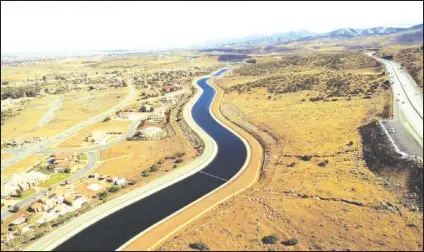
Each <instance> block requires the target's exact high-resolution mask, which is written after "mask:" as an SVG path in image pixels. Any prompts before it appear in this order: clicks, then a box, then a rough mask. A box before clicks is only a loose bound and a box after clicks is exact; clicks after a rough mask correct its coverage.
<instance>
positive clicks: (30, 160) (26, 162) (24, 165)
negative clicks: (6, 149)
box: [1, 154, 45, 181]
mask: <svg viewBox="0 0 424 252" xmlns="http://www.w3.org/2000/svg"><path fill="white" fill-rule="evenodd" d="M2 155H3V154H2ZM44 157H45V155H38V154H37V155H31V156H29V157H26V158H25V159H22V160H21V161H19V162H16V163H14V164H12V165H10V166H8V167H6V168H4V169H2V170H1V180H2V181H7V179H8V178H9V177H10V176H12V175H13V174H15V173H22V172H25V171H26V170H27V169H29V168H31V167H32V166H33V165H36V164H37V163H38V162H40V161H41V160H42V159H43V158H44Z"/></svg>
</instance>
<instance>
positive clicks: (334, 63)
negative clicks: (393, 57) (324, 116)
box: [233, 52, 378, 76]
mask: <svg viewBox="0 0 424 252" xmlns="http://www.w3.org/2000/svg"><path fill="white" fill-rule="evenodd" d="M351 66H356V67H374V66H378V62H377V61H376V60H374V59H373V58H371V57H368V56H366V55H364V54H363V53H360V52H347V53H346V52H342V53H325V54H309V55H294V56H287V57H282V58H281V60H279V61H273V62H266V63H257V64H256V65H246V66H243V67H240V68H238V69H235V70H234V71H233V73H234V75H238V76H263V75H268V74H278V73H283V72H297V71H304V70H309V69H313V68H327V69H331V70H342V69H347V68H350V67H351Z"/></svg>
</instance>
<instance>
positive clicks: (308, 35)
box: [203, 24, 423, 48]
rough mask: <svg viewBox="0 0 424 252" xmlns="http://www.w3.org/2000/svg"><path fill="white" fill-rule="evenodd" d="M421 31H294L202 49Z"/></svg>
mask: <svg viewBox="0 0 424 252" xmlns="http://www.w3.org/2000/svg"><path fill="white" fill-rule="evenodd" d="M419 29H421V30H422V29H423V24H418V25H414V26H412V27H409V28H400V27H373V28H368V29H354V28H344V29H338V30H335V31H331V32H327V33H321V34H319V33H314V32H310V31H307V30H301V31H295V32H283V33H276V34H273V35H271V36H256V37H255V38H253V39H252V38H251V37H246V38H243V39H239V40H238V41H236V40H235V39H231V42H230V41H221V42H220V43H219V42H218V41H214V43H210V44H209V45H207V46H204V47H203V48H207V47H209V48H213V47H221V48H222V47H248V46H264V45H273V44H279V43H285V42H290V41H308V40H314V39H322V38H334V39H336V38H354V37H361V36H373V35H387V34H394V33H400V32H405V31H412V30H419Z"/></svg>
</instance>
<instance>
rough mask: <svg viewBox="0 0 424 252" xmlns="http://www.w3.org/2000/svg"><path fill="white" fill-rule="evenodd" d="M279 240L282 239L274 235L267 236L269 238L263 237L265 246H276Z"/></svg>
mask: <svg viewBox="0 0 424 252" xmlns="http://www.w3.org/2000/svg"><path fill="white" fill-rule="evenodd" d="M278 240H280V238H278V236H277V235H275V234H272V235H267V236H265V237H263V238H262V243H264V244H276V243H277V242H278Z"/></svg>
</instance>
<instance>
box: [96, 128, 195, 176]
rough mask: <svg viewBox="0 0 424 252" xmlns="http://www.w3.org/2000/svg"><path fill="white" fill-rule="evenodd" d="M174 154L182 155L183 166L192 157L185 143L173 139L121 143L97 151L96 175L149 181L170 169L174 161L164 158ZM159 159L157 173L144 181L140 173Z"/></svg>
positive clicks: (178, 138)
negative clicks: (98, 160) (99, 158)
mask: <svg viewBox="0 0 424 252" xmlns="http://www.w3.org/2000/svg"><path fill="white" fill-rule="evenodd" d="M178 152H184V153H185V155H184V158H183V159H184V163H187V162H188V161H189V160H191V159H192V158H193V157H194V156H195V153H194V151H193V149H192V148H190V146H189V145H187V144H186V141H185V140H184V139H182V138H180V137H177V136H175V137H172V138H166V139H163V140H158V141H131V142H123V143H119V144H116V145H114V146H112V147H111V148H108V149H105V150H102V151H101V152H100V156H101V162H102V163H101V164H100V166H99V168H98V169H97V172H98V173H99V174H104V175H109V176H122V177H125V178H127V179H131V180H135V181H139V180H152V179H154V178H155V177H158V176H160V175H161V174H163V173H164V172H166V171H168V170H170V169H173V168H172V167H173V163H172V161H174V160H172V161H171V160H164V159H165V157H168V156H173V155H175V154H176V153H178ZM160 160H164V163H163V164H162V165H161V166H160V168H159V171H157V172H154V173H150V176H149V177H147V178H143V177H142V176H141V172H143V171H144V170H146V169H149V168H150V167H151V166H152V165H154V164H156V163H157V162H158V161H160ZM181 164H183V163H181ZM181 164H180V165H181Z"/></svg>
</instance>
